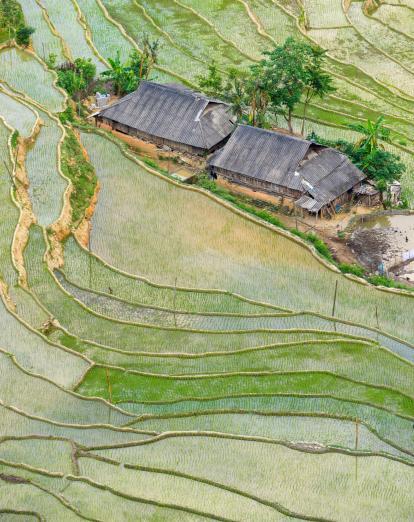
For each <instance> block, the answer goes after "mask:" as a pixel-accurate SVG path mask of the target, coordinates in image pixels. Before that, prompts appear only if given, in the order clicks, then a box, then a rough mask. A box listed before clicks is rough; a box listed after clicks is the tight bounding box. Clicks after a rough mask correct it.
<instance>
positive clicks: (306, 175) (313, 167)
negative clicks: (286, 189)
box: [299, 149, 366, 205]
mask: <svg viewBox="0 0 414 522" xmlns="http://www.w3.org/2000/svg"><path fill="white" fill-rule="evenodd" d="M299 173H300V175H301V178H302V185H303V187H304V189H305V191H306V192H308V193H309V194H310V195H311V196H312V197H313V198H314V199H315V200H317V201H319V202H321V203H323V204H324V205H326V204H328V203H330V202H331V201H333V200H334V199H336V198H337V197H338V196H340V195H342V194H343V193H344V192H347V191H348V190H350V189H352V187H354V186H355V185H357V184H358V183H360V182H361V181H363V180H364V179H365V178H366V176H365V174H363V173H362V172H361V171H360V170H359V169H358V168H357V167H356V166H355V165H353V164H352V163H351V162H350V161H349V159H348V158H347V157H346V156H345V155H344V154H341V153H340V152H338V151H337V150H334V149H324V150H322V151H321V152H320V153H319V154H318V155H317V156H316V157H314V158H312V159H311V160H309V161H307V162H306V163H304V164H303V165H302V167H301V168H300V169H299Z"/></svg>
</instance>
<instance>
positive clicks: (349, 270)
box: [339, 263, 366, 277]
mask: <svg viewBox="0 0 414 522" xmlns="http://www.w3.org/2000/svg"><path fill="white" fill-rule="evenodd" d="M339 270H340V271H341V272H342V273H343V274H353V275H355V276H357V277H364V276H365V274H366V271H365V268H364V267H362V266H360V265H357V264H355V263H354V264H352V265H349V264H347V263H340V264H339Z"/></svg>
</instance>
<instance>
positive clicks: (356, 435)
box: [355, 419, 359, 480]
mask: <svg viewBox="0 0 414 522" xmlns="http://www.w3.org/2000/svg"><path fill="white" fill-rule="evenodd" d="M358 445H359V419H356V420H355V450H356V451H358ZM355 480H358V456H355Z"/></svg>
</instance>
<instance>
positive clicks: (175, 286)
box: [173, 278, 177, 328]
mask: <svg viewBox="0 0 414 522" xmlns="http://www.w3.org/2000/svg"><path fill="white" fill-rule="evenodd" d="M176 296H177V278H175V282H174V297H173V313H174V325H175V327H176V328H177V318H176V316H175V298H176Z"/></svg>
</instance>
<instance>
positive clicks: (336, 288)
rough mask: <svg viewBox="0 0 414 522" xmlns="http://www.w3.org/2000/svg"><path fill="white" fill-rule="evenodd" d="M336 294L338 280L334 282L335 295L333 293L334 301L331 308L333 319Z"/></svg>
mask: <svg viewBox="0 0 414 522" xmlns="http://www.w3.org/2000/svg"><path fill="white" fill-rule="evenodd" d="M337 294H338V280H336V281H335V293H334V300H333V306H332V317H335V309H336V296H337Z"/></svg>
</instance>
